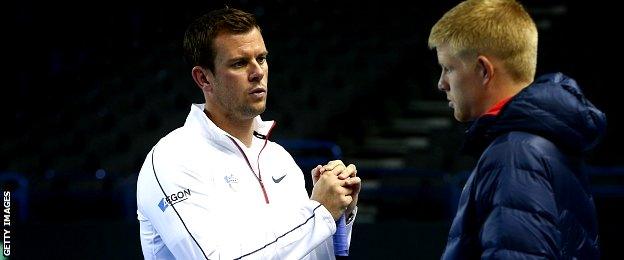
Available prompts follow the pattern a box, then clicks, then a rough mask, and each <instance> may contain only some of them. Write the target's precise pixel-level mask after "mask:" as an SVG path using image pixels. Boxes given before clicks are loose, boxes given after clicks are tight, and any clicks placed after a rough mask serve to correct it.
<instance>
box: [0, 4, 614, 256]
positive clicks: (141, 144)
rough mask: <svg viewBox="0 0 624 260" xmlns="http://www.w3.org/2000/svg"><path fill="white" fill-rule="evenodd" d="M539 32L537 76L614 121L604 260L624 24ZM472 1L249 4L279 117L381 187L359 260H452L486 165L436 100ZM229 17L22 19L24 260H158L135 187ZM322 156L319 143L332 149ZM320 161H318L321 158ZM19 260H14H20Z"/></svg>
mask: <svg viewBox="0 0 624 260" xmlns="http://www.w3.org/2000/svg"><path fill="white" fill-rule="evenodd" d="M523 3H524V4H525V6H526V7H527V10H528V11H529V13H531V15H532V16H533V18H534V19H535V21H536V23H537V25H538V30H539V44H540V45H539V59H538V74H543V73H547V72H556V71H561V72H564V73H565V74H567V75H569V76H572V77H573V78H575V79H576V80H577V82H578V83H579V84H580V85H581V87H582V88H583V91H584V93H585V95H586V96H587V97H588V98H589V99H590V100H591V101H592V102H593V103H594V104H595V105H596V106H597V107H598V108H600V109H601V110H602V111H604V112H605V113H606V114H607V117H608V132H607V135H606V136H605V138H604V140H603V142H602V143H601V144H600V145H599V146H598V147H597V148H596V149H595V150H594V151H593V152H592V153H590V154H589V155H588V162H589V164H590V165H592V167H593V169H594V170H593V174H592V177H591V180H592V183H593V184H594V189H595V190H594V191H595V195H596V198H595V200H596V204H597V208H598V213H599V217H600V223H599V224H600V229H601V230H600V232H601V237H602V238H601V239H602V251H603V255H604V258H605V259H611V258H621V257H622V256H623V255H624V254H622V253H621V252H620V250H617V248H616V246H617V243H616V241H617V240H616V239H617V236H616V235H618V234H621V233H622V232H623V231H624V230H623V228H622V225H621V223H620V221H618V220H619V219H622V217H624V214H623V213H622V207H621V205H622V204H621V203H622V202H623V201H624V192H622V190H623V187H624V174H622V173H623V172H624V170H622V168H621V167H622V166H624V161H623V160H622V158H623V152H622V151H621V149H618V148H620V147H622V144H623V141H624V140H623V138H622V136H621V135H620V134H619V132H621V131H622V120H621V119H620V116H619V114H621V112H622V108H621V105H620V104H618V101H619V96H620V95H619V93H620V92H621V91H620V89H619V88H620V87H621V86H620V78H621V73H622V72H621V69H620V66H619V64H620V63H621V60H622V55H621V47H619V40H616V38H619V36H618V35H617V34H619V33H620V31H621V30H620V27H621V22H620V21H619V19H617V16H616V15H617V14H616V12H615V10H616V8H615V7H614V6H613V5H614V4H612V3H610V2H607V1H583V2H578V3H577V2H570V1H523ZM456 4H457V1H417V2H414V3H411V4H406V3H399V2H393V1H370V2H360V1H340V2H334V1H306V2H304V3H291V2H286V1H232V2H228V5H229V6H231V7H235V8H241V9H243V10H246V11H249V12H252V13H254V14H256V16H257V18H258V21H259V23H260V24H261V26H262V30H263V36H264V40H265V42H266V44H267V48H268V49H269V52H270V55H269V64H270V77H269V90H270V91H269V93H270V95H269V97H270V98H269V101H268V109H267V111H266V112H265V114H263V118H265V119H274V120H276V121H277V122H278V124H277V128H276V130H275V131H274V133H273V138H274V139H275V141H277V142H278V143H282V144H284V145H285V146H286V147H287V148H288V149H289V150H291V152H292V153H293V155H294V156H295V157H296V159H297V160H298V162H300V166H301V167H302V169H303V171H304V173H305V172H308V171H309V169H310V165H309V162H310V161H306V160H305V159H306V158H310V157H311V156H321V157H322V158H327V159H329V158H331V157H332V156H333V155H331V154H329V153H328V152H327V149H321V148H319V149H316V150H313V151H310V150H309V149H308V150H305V149H302V148H301V146H296V145H288V144H292V142H291V141H293V140H299V139H302V140H324V141H329V142H332V143H334V144H336V145H337V146H339V147H340V148H341V149H342V150H341V153H338V154H334V155H339V156H340V157H341V158H342V159H343V160H345V161H347V162H349V163H355V164H356V165H358V169H359V171H358V174H359V175H360V176H361V177H362V178H363V179H364V181H365V186H364V188H363V191H362V196H361V199H360V215H359V217H358V219H357V221H358V224H357V225H358V226H357V228H356V230H355V232H354V234H353V241H352V248H351V249H352V255H353V257H354V258H356V259H375V258H379V257H384V256H390V257H393V258H394V257H396V258H399V257H406V258H415V259H435V258H439V256H440V254H441V253H442V250H443V247H444V245H445V242H446V235H447V232H448V228H449V225H450V221H451V219H452V216H453V214H454V210H455V205H456V200H457V196H458V195H459V192H460V190H461V186H462V184H463V181H464V179H465V177H466V174H467V171H469V170H470V169H471V167H472V166H473V163H474V159H473V158H468V157H464V156H462V155H460V154H458V153H457V150H458V148H459V147H460V145H461V140H462V138H463V136H462V132H463V130H464V128H465V125H461V124H459V123H457V122H455V121H454V120H453V119H452V113H451V111H450V110H449V109H448V108H447V106H446V102H444V100H445V99H444V95H443V94H442V93H439V92H438V91H437V89H436V82H437V80H438V76H439V68H438V65H437V60H436V58H435V53H434V52H433V51H430V50H428V48H427V37H428V33H429V30H430V28H431V26H433V24H434V23H435V21H437V20H438V19H439V18H440V17H441V16H442V15H443V14H444V12H446V11H447V10H448V9H450V8H452V7H453V6H454V5H456ZM222 6H223V3H222V2H216V3H214V2H208V1H205V2H203V3H192V4H191V3H181V2H180V3H178V2H169V3H166V4H162V3H149V4H145V5H139V4H111V3H103V2H95V3H89V2H81V3H74V4H71V5H69V4H66V5H63V4H62V3H58V2H54V3H45V4H44V3H36V2H32V1H22V2H20V3H19V4H18V3H13V4H10V5H9V6H8V11H7V12H6V13H7V14H8V16H6V19H8V23H6V24H8V26H6V27H7V28H5V36H4V37H3V40H2V42H3V45H4V46H5V47H4V55H3V57H4V59H3V61H4V63H5V64H4V65H5V66H3V67H4V71H5V73H4V75H6V76H5V77H4V83H3V87H2V95H1V97H2V99H1V100H2V102H0V103H1V104H0V108H1V110H0V111H1V112H0V113H1V114H0V115H1V116H2V122H3V123H2V132H3V134H2V136H3V140H2V144H1V145H0V155H1V157H0V172H3V173H1V174H0V176H4V177H2V178H0V184H2V187H1V189H2V190H13V191H14V192H13V193H12V203H13V204H12V220H13V226H12V227H11V228H12V233H13V234H14V237H13V239H12V241H11V242H12V246H11V248H12V256H13V258H15V259H19V258H62V259H70V258H78V259H85V258H87V259H98V258H101V259H127V258H130V259H133V258H141V252H140V244H139V236H138V224H137V221H136V220H135V218H136V214H135V210H136V205H135V197H134V192H135V184H136V176H137V173H138V171H139V169H140V167H141V165H142V163H143V160H144V158H145V155H146V154H147V152H148V151H149V150H150V149H151V147H152V145H154V144H155V143H156V142H157V141H158V140H159V138H161V137H163V136H164V135H166V134H167V133H168V132H170V131H171V130H173V129H175V128H177V127H179V126H181V125H182V124H183V122H184V119H185V117H186V115H187V113H188V111H189V109H190V104H191V103H199V102H203V97H202V94H201V92H200V91H199V89H198V88H196V87H195V86H194V83H193V82H192V79H191V77H190V68H189V67H187V66H186V64H185V63H184V61H183V58H182V55H181V53H182V50H181V42H182V36H183V33H184V31H185V29H186V26H187V25H188V24H189V23H190V22H191V21H192V20H193V19H194V18H195V17H197V16H198V15H200V14H203V13H204V12H205V11H207V10H210V9H213V8H219V7H222ZM314 144H319V143H318V142H316V143H314ZM315 158H316V157H315ZM13 258H12V259H13Z"/></svg>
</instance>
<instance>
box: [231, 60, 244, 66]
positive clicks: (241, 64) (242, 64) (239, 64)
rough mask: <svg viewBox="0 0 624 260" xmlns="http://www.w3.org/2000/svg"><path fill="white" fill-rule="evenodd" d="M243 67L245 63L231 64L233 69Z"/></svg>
mask: <svg viewBox="0 0 624 260" xmlns="http://www.w3.org/2000/svg"><path fill="white" fill-rule="evenodd" d="M244 66H245V61H237V62H234V64H232V67H234V68H242V67H244Z"/></svg>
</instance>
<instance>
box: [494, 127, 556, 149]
mask: <svg viewBox="0 0 624 260" xmlns="http://www.w3.org/2000/svg"><path fill="white" fill-rule="evenodd" d="M501 151H524V152H526V153H549V152H555V151H558V148H557V146H556V145H555V144H554V143H553V142H552V141H551V140H549V139H548V138H546V137H544V136H542V135H539V134H535V133H530V132H523V131H512V132H508V133H505V134H502V135H500V136H499V137H497V138H496V139H494V141H492V143H491V144H490V146H489V147H488V148H487V149H486V150H485V151H484V152H483V153H484V154H486V153H490V154H492V153H500V152H501Z"/></svg>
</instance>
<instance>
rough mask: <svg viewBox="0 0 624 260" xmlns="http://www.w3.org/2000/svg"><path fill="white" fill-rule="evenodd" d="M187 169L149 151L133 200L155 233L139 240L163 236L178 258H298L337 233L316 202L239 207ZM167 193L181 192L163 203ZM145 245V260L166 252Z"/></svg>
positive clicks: (144, 240)
mask: <svg viewBox="0 0 624 260" xmlns="http://www.w3.org/2000/svg"><path fill="white" fill-rule="evenodd" d="M152 158H156V159H155V160H154V161H152ZM188 171H189V169H186V168H184V167H182V166H180V165H178V164H174V163H168V161H167V160H163V159H162V158H161V159H160V160H159V159H158V150H156V154H154V151H153V150H152V152H150V154H148V157H147V159H146V162H145V164H144V165H143V168H142V169H141V172H140V174H139V180H138V184H137V185H138V186H137V203H138V210H139V216H140V218H141V217H142V218H143V219H142V220H141V219H140V220H141V226H142V227H149V228H151V229H152V230H154V231H157V234H158V235H157V236H156V235H154V232H152V233H150V234H149V235H150V236H145V237H142V241H141V243H142V245H149V244H150V243H155V242H158V240H162V242H163V243H164V245H166V247H163V248H164V250H169V251H170V252H171V254H170V255H172V256H174V257H175V258H176V259H259V258H261V259H301V258H304V257H305V256H306V255H308V254H309V253H310V252H311V251H313V250H314V249H315V248H317V247H318V246H319V245H321V244H322V243H324V242H325V241H326V240H327V239H328V238H329V239H331V235H332V234H333V233H334V232H335V228H336V225H335V222H334V220H333V218H332V216H331V214H330V213H329V211H327V209H325V208H324V207H323V206H321V205H320V204H319V203H318V202H316V201H313V200H309V199H306V200H302V201H301V203H300V204H299V205H296V204H295V205H288V206H287V207H286V206H281V207H280V206H275V205H269V206H267V205H260V206H258V207H253V208H249V207H247V206H246V207H240V206H238V205H237V204H236V203H235V202H234V201H229V200H227V199H225V198H223V196H218V193H214V192H215V191H214V189H210V188H211V187H210V184H209V183H203V182H199V181H198V180H197V179H196V178H193V176H194V175H195V174H192V173H189V172H188ZM174 173H175V174H174ZM170 176H176V177H175V178H173V177H170ZM163 190H164V191H163ZM206 190H210V191H208V192H207V191H206ZM304 190H305V189H304ZM180 192H181V193H180ZM165 194H167V196H169V194H180V196H177V195H176V196H174V197H175V198H176V201H172V202H171V203H163V202H162V199H163V198H164V197H165ZM169 197H170V198H172V197H171V196H169ZM170 200H172V199H170ZM159 201H160V203H159ZM148 222H149V223H148ZM141 232H142V233H143V232H144V230H142V231H141ZM148 240H151V241H148ZM143 248H144V249H143V251H144V252H143V253H144V256H145V258H146V259H160V258H159V255H168V254H163V253H161V252H159V251H158V250H161V249H159V248H157V247H153V246H152V247H148V248H146V247H145V246H143ZM146 251H147V252H146Z"/></svg>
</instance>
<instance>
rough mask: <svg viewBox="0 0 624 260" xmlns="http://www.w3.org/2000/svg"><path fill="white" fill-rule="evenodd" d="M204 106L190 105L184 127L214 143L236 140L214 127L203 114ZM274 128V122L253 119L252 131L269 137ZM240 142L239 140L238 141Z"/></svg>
mask: <svg viewBox="0 0 624 260" xmlns="http://www.w3.org/2000/svg"><path fill="white" fill-rule="evenodd" d="M204 108H205V104H192V105H191V112H190V113H189V115H188V116H187V117H186V122H185V123H184V126H188V127H191V128H193V129H197V130H199V132H200V134H201V135H202V136H204V137H205V138H207V139H210V140H213V141H216V142H218V143H221V142H228V143H229V142H231V141H229V138H233V139H235V140H238V138H236V137H234V136H232V135H231V134H229V133H227V132H225V131H223V129H221V128H219V127H218V126H217V125H215V123H214V122H212V120H210V118H208V116H206V114H205V113H204ZM273 126H275V121H273V120H271V121H262V118H261V117H260V115H258V116H256V117H255V118H254V122H253V127H254V131H255V132H257V133H259V134H261V135H264V136H266V137H267V138H268V137H269V135H270V133H271V129H273ZM238 141H239V142H240V140H238Z"/></svg>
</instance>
